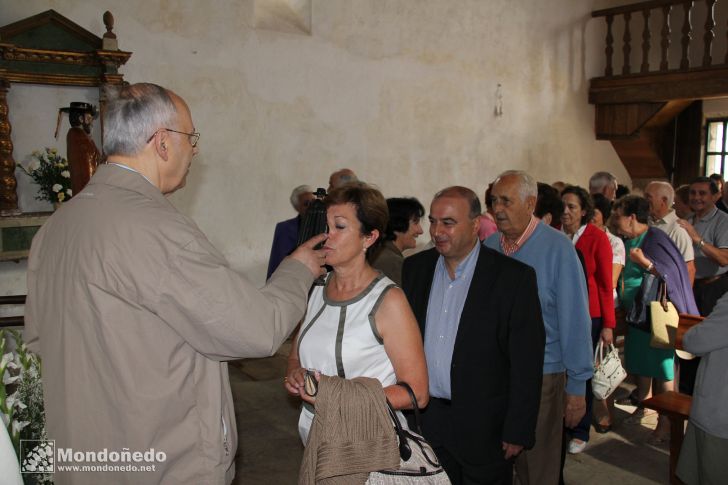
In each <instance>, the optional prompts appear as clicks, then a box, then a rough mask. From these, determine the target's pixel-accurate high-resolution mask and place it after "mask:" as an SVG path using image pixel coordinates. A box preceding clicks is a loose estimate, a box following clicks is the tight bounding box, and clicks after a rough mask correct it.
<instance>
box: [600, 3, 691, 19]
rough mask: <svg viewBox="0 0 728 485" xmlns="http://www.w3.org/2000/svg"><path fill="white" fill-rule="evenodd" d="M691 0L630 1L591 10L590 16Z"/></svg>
mask: <svg viewBox="0 0 728 485" xmlns="http://www.w3.org/2000/svg"><path fill="white" fill-rule="evenodd" d="M686 1H691V0H649V1H647V2H639V3H631V4H629V5H621V6H619V7H612V8H605V9H602V10H595V11H594V12H592V17H593V18H596V17H606V16H607V15H622V14H624V13H634V12H640V11H642V10H645V9H649V10H652V9H655V8H661V7H665V6H668V5H679V4H681V3H685V2H686Z"/></svg>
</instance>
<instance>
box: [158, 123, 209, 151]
mask: <svg viewBox="0 0 728 485" xmlns="http://www.w3.org/2000/svg"><path fill="white" fill-rule="evenodd" d="M161 130H165V131H171V132H172V133H179V134H180V135H187V137H188V140H189V141H190V145H192V148H194V147H196V146H197V142H198V141H200V134H199V133H197V132H194V133H185V132H184V131H177V130H173V129H172V128H160V129H159V130H157V131H155V132H154V133H152V136H150V137H149V139H148V140H147V143H149V142H150V141H152V138H154V137H155V136H157V133H159V132H160V131H161Z"/></svg>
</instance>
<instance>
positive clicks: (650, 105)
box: [589, 0, 728, 183]
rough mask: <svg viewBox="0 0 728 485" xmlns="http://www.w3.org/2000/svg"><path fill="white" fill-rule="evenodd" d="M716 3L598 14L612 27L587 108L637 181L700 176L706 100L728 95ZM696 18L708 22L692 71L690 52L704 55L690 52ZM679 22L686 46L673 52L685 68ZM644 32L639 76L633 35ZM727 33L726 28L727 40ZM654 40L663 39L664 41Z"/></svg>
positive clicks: (663, 0) (673, 2)
mask: <svg viewBox="0 0 728 485" xmlns="http://www.w3.org/2000/svg"><path fill="white" fill-rule="evenodd" d="M696 3H698V4H699V5H697V6H696ZM717 5H718V0H698V1H697V2H696V1H693V0H687V1H685V0H652V1H647V2H641V3H637V4H632V5H625V6H621V7H615V8H610V9H605V10H599V11H595V12H592V17H600V18H604V19H605V21H606V25H607V33H606V41H605V54H606V68H605V72H604V76H603V77H599V78H594V79H592V80H591V85H590V88H589V102H590V103H591V104H594V105H595V122H594V127H595V133H596V138H597V139H598V140H609V141H610V142H611V143H612V145H613V146H614V149H615V150H616V152H617V154H618V156H619V157H620V159H621V160H622V163H623V164H624V166H625V167H626V169H627V171H628V173H629V174H630V176H631V177H632V179H633V181H634V179H655V178H666V179H669V180H671V181H672V182H673V183H684V182H687V181H689V180H690V179H692V178H693V177H695V176H698V175H699V174H700V158H701V147H700V135H701V130H702V109H701V106H702V105H701V103H700V101H701V100H703V99H709V98H720V97H728V51H727V52H726V53H725V56H724V57H721V58H720V59H719V62H718V63H716V62H715V60H714V58H713V55H712V48H713V40H714V39H715V34H716V33H715V9H716V6H717ZM725 6H726V7H728V2H726V5H725ZM697 7H700V8H697ZM673 10H675V12H673ZM696 12H699V13H700V15H701V16H704V18H703V19H701V20H704V24H703V32H702V46H699V47H702V59H701V60H700V62H699V64H698V65H695V66H693V64H694V61H693V60H692V59H691V58H690V53H691V52H693V55H694V53H695V52H696V51H697V50H699V49H696V48H695V46H691V44H692V41H693V37H694V31H693V27H692V22H693V17H694V15H695V13H696ZM615 19H617V20H618V24H619V26H620V27H621V31H622V33H623V35H622V45H621V52H620V54H621V64H622V68H621V73H620V74H616V75H615V74H614V72H615V69H614V61H613V57H614V51H615V49H614V35H613V34H614V25H615V22H614V21H615ZM651 19H652V20H651ZM640 20H641V21H640ZM656 20H659V21H661V28H660V31H659V34H658V35H654V36H653V33H652V31H651V26H652V27H654V26H655V23H656ZM676 21H678V22H680V23H681V30H680V44H679V46H674V47H679V48H680V53H679V54H680V58H679V62H678V60H677V55H676V54H677V52H676V50H675V48H673V49H671V44H672V43H673V42H672V41H673V37H674V36H673V35H672V26H673V25H674V24H675V23H676ZM639 27H641V33H640V38H641V41H642V42H641V46H640V47H641V59H642V62H641V64H640V66H639V69H638V71H637V72H633V70H632V66H631V65H630V61H631V59H632V58H633V57H636V56H634V55H633V54H632V29H635V28H639ZM726 31H728V29H725V28H723V29H721V36H722V38H723V39H726ZM653 37H659V42H655V40H657V39H655V38H653ZM653 44H656V45H659V58H660V62H659V67H658V68H657V69H652V68H651V66H650V60H651V59H652V60H655V59H656V58H657V55H656V54H657V52H656V51H655V52H653V51H652V45H653ZM671 60H672V62H673V64H675V66H674V67H672V68H671V67H670V63H671ZM688 108H691V109H690V110H689V109H688ZM688 145H689V146H688Z"/></svg>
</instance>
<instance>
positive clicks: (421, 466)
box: [366, 382, 451, 485]
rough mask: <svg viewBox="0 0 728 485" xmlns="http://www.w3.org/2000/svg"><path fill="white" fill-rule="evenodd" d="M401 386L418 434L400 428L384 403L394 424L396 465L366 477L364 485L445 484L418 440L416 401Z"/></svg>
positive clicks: (431, 454) (439, 469)
mask: <svg viewBox="0 0 728 485" xmlns="http://www.w3.org/2000/svg"><path fill="white" fill-rule="evenodd" d="M397 385H399V386H402V387H404V388H405V389H406V390H407V393H408V394H409V396H410V399H411V400H412V409H413V410H414V416H415V426H416V428H417V431H418V433H419V434H418V433H415V432H413V431H410V430H407V429H404V428H402V424H401V423H400V422H399V419H398V418H397V414H396V413H395V412H394V408H392V405H391V404H390V403H389V401H387V408H388V409H389V415H390V417H391V418H392V422H393V423H394V431H395V433H396V434H397V441H398V442H399V457H400V465H399V467H398V468H396V469H393V470H379V471H376V472H372V473H370V474H369V479H368V480H367V482H366V485H392V484H423V485H424V484H427V485H448V484H450V483H451V482H450V479H449V478H448V476H447V474H446V473H445V469H444V468H442V465H441V464H440V462H439V460H438V459H437V456H435V452H434V451H433V450H432V447H431V446H430V444H429V443H428V442H427V440H425V438H423V437H422V429H421V425H420V410H419V408H418V407H417V398H416V397H415V393H414V391H412V388H411V387H410V386H409V384H407V383H406V382H398V383H397Z"/></svg>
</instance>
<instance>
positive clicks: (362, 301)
mask: <svg viewBox="0 0 728 485" xmlns="http://www.w3.org/2000/svg"><path fill="white" fill-rule="evenodd" d="M330 281H331V275H329V277H328V278H327V279H326V283H325V286H316V287H314V289H313V290H312V292H311V296H310V297H309V299H308V308H307V310H306V316H305V317H304V322H303V325H302V326H301V331H300V333H299V337H298V340H297V342H296V345H298V358H299V361H300V362H301V367H303V368H304V369H312V370H318V371H320V372H321V374H324V375H329V376H339V377H343V378H346V379H353V378H354V377H372V378H375V379H378V380H379V382H381V383H382V386H383V387H387V386H391V385H392V384H396V383H397V377H396V376H395V374H394V367H393V366H392V362H391V361H390V360H389V357H388V356H387V353H386V352H385V351H384V342H383V341H382V338H381V337H380V336H379V332H377V326H376V324H375V316H376V313H377V309H378V308H379V305H381V303H382V300H383V299H384V295H386V293H387V291H389V289H391V288H393V287H395V286H396V285H395V284H394V282H393V281H392V280H390V279H389V278H387V277H386V276H384V275H383V274H381V273H379V275H378V276H377V277H376V278H374V280H373V281H372V282H371V283H370V284H369V286H367V287H366V288H365V289H364V291H362V292H361V293H359V294H358V295H357V296H355V297H354V298H352V299H350V300H345V301H332V300H329V298H328V297H327V296H326V287H327V286H328V284H329V282H330ZM312 411H313V408H312V407H311V406H309V405H308V404H305V405H304V407H303V408H302V409H301V416H300V418H299V421H298V431H299V433H300V434H301V439H302V440H303V443H304V444H305V443H307V441H308V431H309V429H310V428H311V422H312V421H313V412H312Z"/></svg>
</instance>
